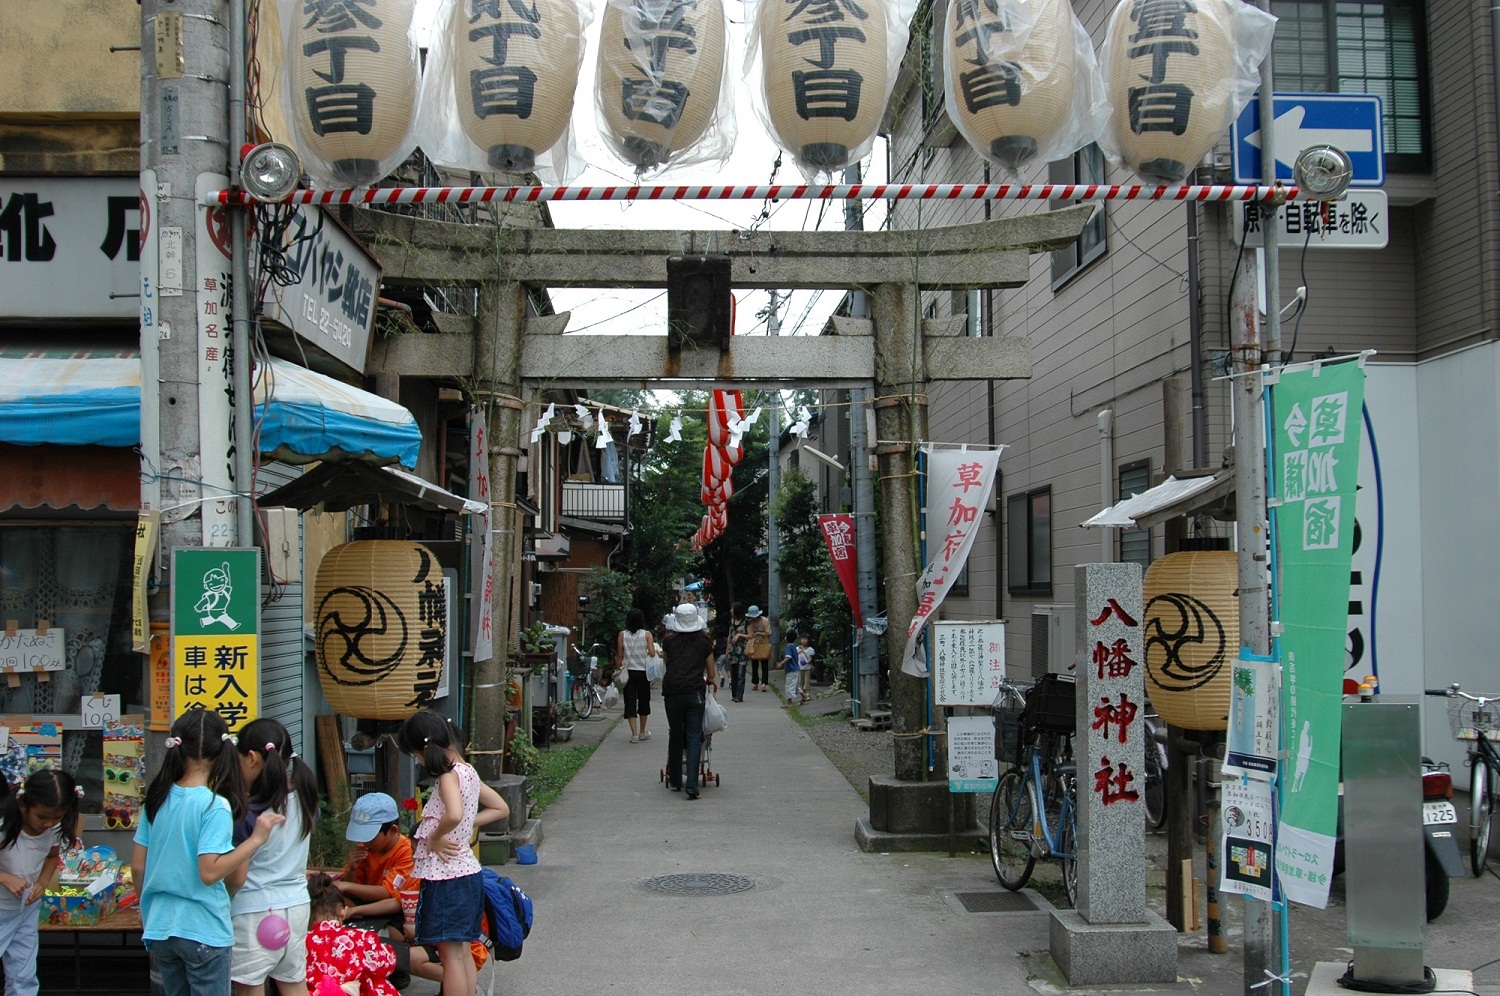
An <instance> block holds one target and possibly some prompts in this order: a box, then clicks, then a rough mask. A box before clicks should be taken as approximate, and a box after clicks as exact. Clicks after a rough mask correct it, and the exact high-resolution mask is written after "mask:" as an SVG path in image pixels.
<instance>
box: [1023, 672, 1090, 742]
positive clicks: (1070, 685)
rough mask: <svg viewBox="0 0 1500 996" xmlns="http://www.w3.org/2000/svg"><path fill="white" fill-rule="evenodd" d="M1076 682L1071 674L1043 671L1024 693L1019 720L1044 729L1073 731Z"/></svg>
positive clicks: (1033, 728) (1044, 730) (1034, 727)
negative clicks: (1024, 697)
mask: <svg viewBox="0 0 1500 996" xmlns="http://www.w3.org/2000/svg"><path fill="white" fill-rule="evenodd" d="M1077 687H1078V686H1077V682H1075V681H1074V680H1073V676H1072V675H1071V674H1044V675H1042V676H1041V677H1040V678H1038V679H1037V682H1036V684H1035V685H1034V686H1033V687H1032V689H1031V694H1030V695H1028V696H1026V710H1025V712H1024V713H1023V714H1022V719H1021V721H1022V723H1023V724H1024V725H1025V727H1026V728H1027V729H1030V730H1041V731H1043V732H1044V733H1072V732H1073V728H1074V726H1075V725H1076V724H1077V717H1076V714H1075V713H1074V711H1073V705H1074V693H1075V692H1076V690H1077Z"/></svg>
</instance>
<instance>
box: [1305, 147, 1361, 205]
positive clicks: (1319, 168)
mask: <svg viewBox="0 0 1500 996" xmlns="http://www.w3.org/2000/svg"><path fill="white" fill-rule="evenodd" d="M1353 178H1354V161H1353V160H1352V159H1350V158H1349V154H1348V153H1347V152H1345V151H1344V150H1343V149H1340V148H1339V147H1338V146H1335V145H1312V146H1309V147H1307V148H1305V149H1303V150H1302V151H1301V152H1299V153H1297V161H1296V162H1295V163H1294V164H1293V165H1292V179H1293V180H1295V181H1296V183H1297V186H1298V187H1299V188H1301V190H1302V193H1303V194H1305V195H1306V196H1307V197H1308V199H1309V200H1315V201H1336V200H1338V199H1339V198H1340V197H1342V196H1344V191H1346V190H1348V189H1349V181H1350V180H1352V179H1353Z"/></svg>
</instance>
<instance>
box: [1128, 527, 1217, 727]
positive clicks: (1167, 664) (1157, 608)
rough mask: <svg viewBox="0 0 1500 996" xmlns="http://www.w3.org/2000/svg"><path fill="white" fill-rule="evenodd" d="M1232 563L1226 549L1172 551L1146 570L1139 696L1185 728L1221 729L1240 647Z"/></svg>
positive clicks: (1171, 721) (1169, 719)
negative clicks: (1143, 693) (1143, 660)
mask: <svg viewBox="0 0 1500 996" xmlns="http://www.w3.org/2000/svg"><path fill="white" fill-rule="evenodd" d="M1238 590H1239V565H1238V561H1237V560H1236V558H1235V554H1234V553H1233V552H1232V551H1228V550H1204V551H1192V552H1187V553H1171V554H1168V555H1167V556H1165V557H1162V558H1161V559H1160V560H1157V561H1154V562H1153V563H1152V564H1151V566H1150V567H1148V568H1147V569H1146V577H1145V587H1144V592H1143V594H1144V596H1145V601H1146V617H1145V619H1144V621H1143V622H1142V624H1141V625H1142V627H1143V629H1142V636H1143V642H1144V644H1145V654H1146V693H1147V695H1149V696H1150V698H1151V704H1152V705H1153V706H1155V707H1156V711H1157V712H1158V713H1159V714H1160V715H1161V717H1162V718H1163V719H1165V720H1166V721H1167V722H1168V723H1171V724H1172V725H1173V726H1180V727H1182V728H1183V729H1185V730H1223V729H1226V728H1227V727H1228V724H1229V693H1230V686H1231V681H1232V676H1233V672H1234V661H1235V658H1236V657H1237V656H1238V654H1239V647H1240V602H1239V598H1238V596H1237V595H1236V594H1235V593H1236V592H1237V591H1238Z"/></svg>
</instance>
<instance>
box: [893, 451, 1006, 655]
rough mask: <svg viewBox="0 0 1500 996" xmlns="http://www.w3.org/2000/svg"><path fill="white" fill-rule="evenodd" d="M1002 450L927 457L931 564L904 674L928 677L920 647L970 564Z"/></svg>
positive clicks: (921, 585)
mask: <svg viewBox="0 0 1500 996" xmlns="http://www.w3.org/2000/svg"><path fill="white" fill-rule="evenodd" d="M1001 449H1003V447H997V448H996V449H993V450H967V449H959V450H938V449H929V450H928V452H927V505H926V507H925V508H924V509H923V510H922V518H923V522H924V524H925V525H924V528H925V529H926V530H927V538H928V539H927V544H928V546H927V549H928V561H927V567H926V569H925V570H923V571H922V576H921V577H920V578H918V579H917V611H916V613H915V614H914V615H913V616H912V620H911V625H910V626H908V627H907V629H906V653H905V654H904V655H902V664H901V670H903V671H905V672H906V673H907V674H911V675H915V676H917V677H919V678H922V677H926V675H927V663H926V661H925V660H923V659H922V656H921V654H920V652H919V651H918V649H917V641H918V639H919V638H920V637H921V635H922V629H923V627H925V626H926V625H927V621H928V620H929V619H930V618H931V617H932V615H933V614H934V613H935V612H937V610H938V606H940V605H942V604H943V599H944V598H946V597H947V595H948V589H949V588H950V587H952V585H953V582H954V581H955V580H956V579H957V578H958V574H959V571H961V570H963V566H964V563H965V562H966V561H967V560H968V559H969V550H970V549H971V548H972V547H973V546H974V537H975V536H977V535H978V534H979V523H980V521H981V520H982V519H983V518H984V515H983V513H984V510H985V509H986V508H988V507H989V503H990V491H991V489H993V488H994V486H995V468H996V467H998V466H999V465H1000V452H1001Z"/></svg>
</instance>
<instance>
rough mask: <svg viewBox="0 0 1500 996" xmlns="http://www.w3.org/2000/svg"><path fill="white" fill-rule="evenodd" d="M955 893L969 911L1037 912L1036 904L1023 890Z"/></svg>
mask: <svg viewBox="0 0 1500 996" xmlns="http://www.w3.org/2000/svg"><path fill="white" fill-rule="evenodd" d="M955 895H956V897H957V899H958V901H959V902H960V903H963V906H964V909H965V910H966V911H967V912H969V913H1035V912H1036V904H1035V903H1033V902H1032V901H1031V897H1030V896H1028V895H1026V894H1025V893H1023V892H959V893H956V894H955Z"/></svg>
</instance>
